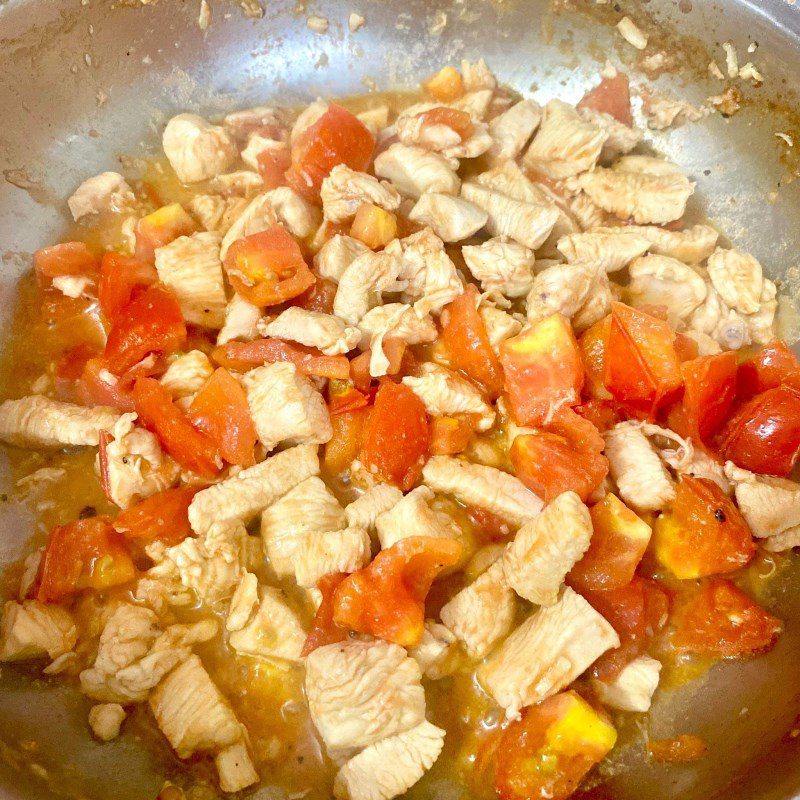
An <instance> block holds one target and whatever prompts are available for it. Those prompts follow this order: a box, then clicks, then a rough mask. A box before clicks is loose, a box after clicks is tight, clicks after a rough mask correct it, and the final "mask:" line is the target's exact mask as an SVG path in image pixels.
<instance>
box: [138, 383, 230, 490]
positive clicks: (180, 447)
mask: <svg viewBox="0 0 800 800" xmlns="http://www.w3.org/2000/svg"><path fill="white" fill-rule="evenodd" d="M133 397H134V402H135V405H136V413H137V414H138V415H139V419H140V420H141V422H142V424H143V425H144V426H145V427H146V428H147V429H148V430H151V431H152V432H153V433H155V434H156V436H158V438H159V440H160V441H161V444H162V445H163V446H164V449H165V450H166V451H167V452H168V453H169V454H170V455H171V456H172V457H173V458H174V459H175V461H177V462H178V464H180V465H181V466H182V467H184V468H185V469H189V470H191V471H192V472H196V473H197V474H198V475H200V476H202V477H203V478H213V477H214V476H215V475H216V474H217V473H218V472H219V471H220V469H221V459H220V455H219V450H218V448H217V446H216V444H215V443H214V442H213V441H212V440H211V438H209V437H208V436H206V435H205V434H204V433H201V432H200V431H199V430H197V428H195V427H194V426H193V425H192V423H191V422H190V421H189V420H188V419H187V417H186V415H185V414H184V413H183V412H182V411H181V410H180V409H179V408H178V407H177V406H176V405H175V404H174V403H173V402H172V395H171V394H170V393H169V391H168V390H167V389H166V388H165V387H164V386H162V385H161V384H160V383H159V382H158V381H157V380H154V379H153V378H139V379H138V380H137V381H136V384H135V385H134V388H133Z"/></svg>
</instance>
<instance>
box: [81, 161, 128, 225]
mask: <svg viewBox="0 0 800 800" xmlns="http://www.w3.org/2000/svg"><path fill="white" fill-rule="evenodd" d="M135 203H136V198H135V197H134V195H133V192H132V191H131V187H130V186H128V182H127V181H126V180H125V178H123V177H122V175H120V174H119V173H118V172H101V173H100V174H99V175H95V176H94V177H93V178H87V179H86V180H85V181H84V182H83V183H82V184H81V185H80V186H79V187H78V188H77V189H76V190H75V191H74V192H73V193H72V196H71V197H70V198H69V200H67V205H68V206H69V210H70V213H71V214H72V219H74V220H75V222H78V220H81V219H83V218H84V217H89V216H92V215H94V214H102V213H104V212H111V213H113V214H116V213H120V212H122V211H129V210H130V209H131V208H132V206H133V205H134V204H135Z"/></svg>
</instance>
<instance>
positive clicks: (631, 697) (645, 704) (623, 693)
mask: <svg viewBox="0 0 800 800" xmlns="http://www.w3.org/2000/svg"><path fill="white" fill-rule="evenodd" d="M660 672H661V662H660V661H656V659H654V658H651V657H650V656H647V655H644V656H639V657H638V658H635V659H634V660H633V661H631V662H630V664H628V665H627V666H626V667H624V668H623V669H622V671H621V672H620V673H619V675H617V677H616V678H614V680H613V681H611V682H610V683H606V682H604V681H600V680H597V679H596V678H593V679H592V687H593V688H594V690H595V692H596V693H597V696H598V697H599V698H600V702H602V703H603V704H604V705H606V706H608V707H609V708H615V709H617V710H618V711H633V712H636V713H639V714H643V713H645V712H646V711H649V710H650V704H651V702H652V699H653V695H654V694H655V691H656V689H657V688H658V678H659V673H660Z"/></svg>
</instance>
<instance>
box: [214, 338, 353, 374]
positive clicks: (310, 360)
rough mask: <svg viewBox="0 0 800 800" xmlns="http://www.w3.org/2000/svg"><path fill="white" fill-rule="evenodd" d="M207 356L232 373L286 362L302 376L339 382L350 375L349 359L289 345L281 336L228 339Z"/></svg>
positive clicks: (297, 345)
mask: <svg viewBox="0 0 800 800" xmlns="http://www.w3.org/2000/svg"><path fill="white" fill-rule="evenodd" d="M211 358H212V360H213V361H215V362H216V363H217V364H219V365H220V366H222V367H225V368H226V369H231V370H234V371H236V372H247V370H250V369H252V368H253V367H258V366H260V365H262V364H274V363H275V362H277V361H289V362H291V363H292V364H294V365H295V366H296V367H297V369H298V371H299V372H302V373H303V374H304V375H316V376H317V377H320V378H330V379H331V380H340V381H344V380H347V379H348V378H349V377H350V362H349V361H348V360H347V358H346V357H345V356H325V355H323V354H322V353H321V352H320V351H319V350H317V349H316V348H315V347H305V346H304V345H301V344H293V343H292V344H290V343H289V342H284V341H283V340H282V339H256V340H255V341H253V342H228V343H227V344H224V345H222V346H221V347H216V348H214V350H212V352H211Z"/></svg>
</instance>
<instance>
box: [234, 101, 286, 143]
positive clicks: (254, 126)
mask: <svg viewBox="0 0 800 800" xmlns="http://www.w3.org/2000/svg"><path fill="white" fill-rule="evenodd" d="M222 125H223V127H224V128H225V130H226V131H228V133H229V134H230V135H231V136H232V137H233V138H234V139H236V141H237V142H245V141H247V138H248V137H249V136H250V134H251V133H253V131H256V130H258V129H259V128H264V127H266V126H268V125H270V126H274V127H282V120H281V112H280V110H279V109H277V108H272V107H271V106H253V107H252V108H243V109H241V110H239V111H233V112H231V113H230V114H226V116H225V118H224V119H223V120H222Z"/></svg>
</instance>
